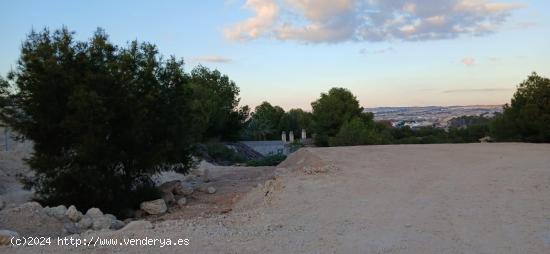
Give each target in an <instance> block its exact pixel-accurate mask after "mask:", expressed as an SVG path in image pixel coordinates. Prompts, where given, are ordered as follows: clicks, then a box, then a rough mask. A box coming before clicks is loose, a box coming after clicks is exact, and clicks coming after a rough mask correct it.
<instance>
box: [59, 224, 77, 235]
mask: <svg viewBox="0 0 550 254" xmlns="http://www.w3.org/2000/svg"><path fill="white" fill-rule="evenodd" d="M63 231H64V233H65V234H70V235H72V234H79V233H80V228H79V227H78V225H77V223H74V222H67V223H65V224H63Z"/></svg>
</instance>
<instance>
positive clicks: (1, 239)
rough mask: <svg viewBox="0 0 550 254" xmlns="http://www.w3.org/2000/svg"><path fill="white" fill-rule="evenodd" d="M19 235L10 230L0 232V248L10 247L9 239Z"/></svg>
mask: <svg viewBox="0 0 550 254" xmlns="http://www.w3.org/2000/svg"><path fill="white" fill-rule="evenodd" d="M18 236H19V234H18V233H17V232H15V231H11V230H0V246H6V245H11V238H12V237H18Z"/></svg>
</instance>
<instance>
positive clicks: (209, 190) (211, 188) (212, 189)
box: [206, 186, 216, 194]
mask: <svg viewBox="0 0 550 254" xmlns="http://www.w3.org/2000/svg"><path fill="white" fill-rule="evenodd" d="M206 193H208V194H214V193H216V188H214V187H212V186H209V187H208V188H206Z"/></svg>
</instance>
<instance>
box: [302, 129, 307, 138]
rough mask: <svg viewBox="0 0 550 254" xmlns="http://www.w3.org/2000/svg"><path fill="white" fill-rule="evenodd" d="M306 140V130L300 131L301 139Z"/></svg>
mask: <svg viewBox="0 0 550 254" xmlns="http://www.w3.org/2000/svg"><path fill="white" fill-rule="evenodd" d="M306 138H307V134H306V129H302V139H306Z"/></svg>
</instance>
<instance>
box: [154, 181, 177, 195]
mask: <svg viewBox="0 0 550 254" xmlns="http://www.w3.org/2000/svg"><path fill="white" fill-rule="evenodd" d="M180 183H181V181H180V180H174V181H169V182H165V183H163V184H161V185H160V186H159V190H160V191H161V192H165V193H168V192H169V193H174V189H175V188H176V186H177V185H179V184H180Z"/></svg>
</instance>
